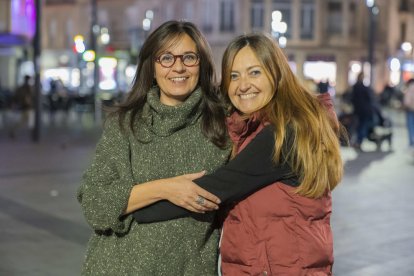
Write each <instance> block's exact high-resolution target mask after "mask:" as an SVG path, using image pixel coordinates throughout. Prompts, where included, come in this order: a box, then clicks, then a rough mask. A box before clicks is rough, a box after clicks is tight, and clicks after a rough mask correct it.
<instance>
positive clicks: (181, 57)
mask: <svg viewBox="0 0 414 276" xmlns="http://www.w3.org/2000/svg"><path fill="white" fill-rule="evenodd" d="M165 54H168V55H171V56H172V57H173V58H174V62H173V63H172V64H171V66H164V65H162V63H161V60H160V57H161V56H162V55H165ZM188 54H194V55H195V56H196V57H197V60H196V63H195V64H193V65H186V64H185V63H184V56H185V55H188ZM177 58H180V60H181V62H182V63H183V64H184V66H186V67H194V66H197V65H199V64H200V56H199V55H198V54H197V53H194V52H187V53H185V54H182V55H173V54H171V53H162V54H160V55H159V56H158V57H156V58H155V62H157V63H158V64H160V65H161V66H162V67H164V68H171V67H173V66H174V64H175V63H176V62H177Z"/></svg>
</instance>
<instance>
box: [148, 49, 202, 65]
mask: <svg viewBox="0 0 414 276" xmlns="http://www.w3.org/2000/svg"><path fill="white" fill-rule="evenodd" d="M177 58H180V59H181V62H182V63H183V64H184V65H185V66H187V67H193V66H196V65H198V63H199V61H200V57H199V56H198V55H197V54H196V53H193V52H189V53H186V54H184V55H173V54H170V53H165V54H161V55H160V56H159V57H157V58H156V59H155V61H156V62H158V63H159V64H161V66H162V67H165V68H171V67H172V66H173V65H174V64H175V62H176V60H177Z"/></svg>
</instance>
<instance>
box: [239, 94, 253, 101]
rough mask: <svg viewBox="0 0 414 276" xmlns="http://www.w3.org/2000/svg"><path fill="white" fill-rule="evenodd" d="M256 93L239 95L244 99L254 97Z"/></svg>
mask: <svg viewBox="0 0 414 276" xmlns="http://www.w3.org/2000/svg"><path fill="white" fill-rule="evenodd" d="M256 95H257V94H256V93H250V94H241V95H239V97H240V98H241V99H242V100H247V99H251V98H254V97H256Z"/></svg>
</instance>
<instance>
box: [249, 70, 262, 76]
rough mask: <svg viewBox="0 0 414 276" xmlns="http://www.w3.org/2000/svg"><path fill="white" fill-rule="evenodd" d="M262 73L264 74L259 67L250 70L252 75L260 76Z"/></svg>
mask: <svg viewBox="0 0 414 276" xmlns="http://www.w3.org/2000/svg"><path fill="white" fill-rule="evenodd" d="M261 74H262V71H260V70H259V69H254V70H252V71H250V75H252V76H260V75H261Z"/></svg>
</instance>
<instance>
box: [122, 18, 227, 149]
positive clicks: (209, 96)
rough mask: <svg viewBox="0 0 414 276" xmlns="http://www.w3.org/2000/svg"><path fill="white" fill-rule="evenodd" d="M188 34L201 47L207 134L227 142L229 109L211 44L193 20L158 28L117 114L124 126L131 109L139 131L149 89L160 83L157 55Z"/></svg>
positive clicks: (141, 55) (144, 49)
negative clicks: (156, 65)
mask: <svg viewBox="0 0 414 276" xmlns="http://www.w3.org/2000/svg"><path fill="white" fill-rule="evenodd" d="M184 34H187V35H188V36H190V37H191V39H192V40H193V41H194V43H195V44H196V47H197V51H198V55H199V57H200V65H199V66H200V77H199V80H198V86H199V87H201V90H202V93H203V97H202V101H201V109H202V122H201V128H202V132H203V134H204V135H205V136H206V137H207V138H208V139H209V140H210V141H212V142H213V143H214V144H215V145H217V146H218V147H221V148H223V147H225V146H226V145H227V135H226V127H225V112H224V109H223V105H222V100H221V99H220V94H219V92H218V89H217V86H216V83H217V82H216V73H215V68H214V62H213V58H212V53H211V49H210V46H209V44H208V42H207V40H206V39H205V37H204V36H203V35H202V34H201V32H200V31H199V29H198V28H197V27H196V26H195V25H194V24H193V23H191V22H186V21H176V20H171V21H167V22H165V23H163V24H162V25H160V26H159V27H158V28H157V29H156V30H154V31H153V32H152V33H151V34H150V35H149V37H148V38H147V40H146V41H145V43H144V45H143V46H142V48H141V51H140V53H139V56H138V68H137V71H136V74H135V77H134V81H133V85H132V89H131V91H130V93H129V96H128V98H127V100H126V101H125V102H124V103H122V104H120V105H118V106H117V108H116V109H115V112H114V113H115V114H118V115H119V123H120V125H121V128H122V127H123V124H124V120H125V117H126V115H127V114H128V112H130V113H129V119H130V120H129V127H130V129H131V130H132V131H133V132H135V131H138V130H136V129H134V122H135V120H136V119H137V118H139V115H140V112H141V111H142V108H143V106H144V104H145V102H146V99H147V94H148V91H149V90H150V89H151V87H153V86H154V85H156V82H155V78H154V75H155V65H154V62H155V58H156V57H157V56H158V54H159V53H161V52H163V51H165V50H166V49H168V48H169V47H171V46H172V45H174V43H177V41H179V39H180V38H181V37H182V36H183V35H184Z"/></svg>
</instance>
